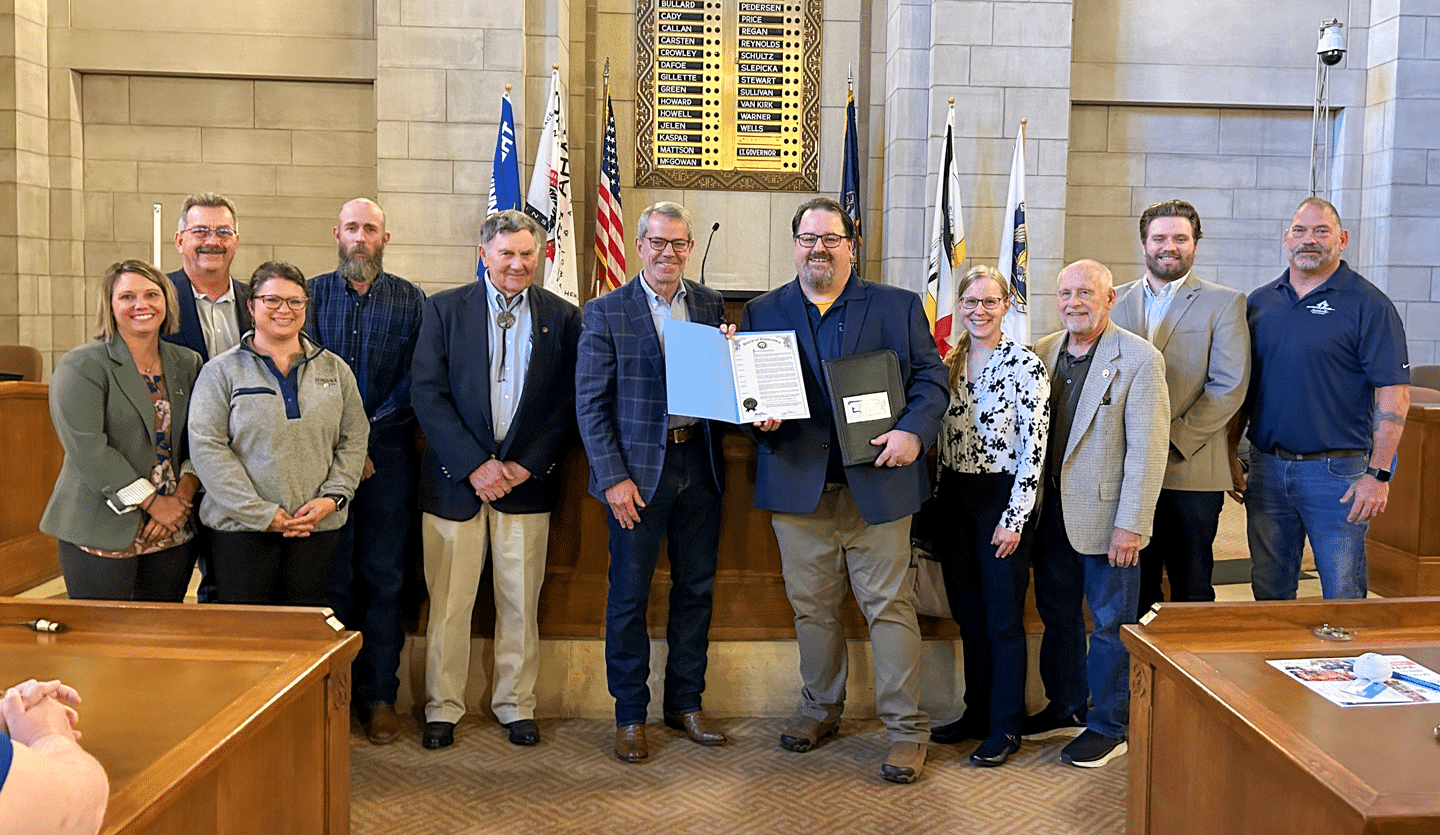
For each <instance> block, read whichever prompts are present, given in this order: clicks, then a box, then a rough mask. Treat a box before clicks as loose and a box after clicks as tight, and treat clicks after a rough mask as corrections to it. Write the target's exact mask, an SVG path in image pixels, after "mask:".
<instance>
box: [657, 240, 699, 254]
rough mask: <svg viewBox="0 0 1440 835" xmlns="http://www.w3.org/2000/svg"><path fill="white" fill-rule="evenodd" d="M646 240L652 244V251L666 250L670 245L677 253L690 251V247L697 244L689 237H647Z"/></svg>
mask: <svg viewBox="0 0 1440 835" xmlns="http://www.w3.org/2000/svg"><path fill="white" fill-rule="evenodd" d="M645 240H646V241H647V242H648V243H649V244H650V250H651V251H652V252H664V251H665V247H667V246H668V247H670V248H671V249H672V250H674V251H675V254H676V255H680V254H681V253H685V252H689V251H690V247H692V246H694V245H695V242H694V241H692V240H690V239H689V238H682V239H681V240H678V241H671V240H667V239H665V238H646V239H645Z"/></svg>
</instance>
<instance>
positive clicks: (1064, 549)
mask: <svg viewBox="0 0 1440 835" xmlns="http://www.w3.org/2000/svg"><path fill="white" fill-rule="evenodd" d="M1055 298H1056V301H1057V302H1058V303H1059V307H1060V320H1061V322H1062V323H1063V324H1064V325H1065V330H1062V331H1059V332H1057V333H1053V334H1050V335H1049V336H1047V337H1045V338H1043V339H1041V340H1040V341H1039V342H1038V343H1036V345H1035V353H1036V354H1039V356H1040V359H1041V360H1043V361H1044V362H1045V367H1046V368H1047V369H1049V371H1050V379H1051V383H1050V385H1051V388H1050V391H1051V394H1050V449H1049V460H1048V461H1047V463H1046V469H1045V474H1046V475H1045V499H1044V502H1043V504H1042V507H1041V512H1040V520H1039V530H1038V532H1037V537H1036V546H1037V547H1036V548H1035V552H1034V564H1035V606H1036V608H1037V609H1038V610H1039V613H1040V619H1041V621H1042V622H1044V624H1045V635H1044V637H1043V638H1042V640H1041V644H1040V676H1041V678H1042V679H1043V680H1044V682H1045V694H1046V696H1047V697H1048V698H1049V699H1050V705H1049V706H1048V707H1047V708H1046V709H1045V710H1043V711H1041V712H1040V713H1038V714H1035V715H1034V716H1031V717H1029V718H1028V719H1026V721H1025V724H1024V726H1023V727H1022V733H1023V734H1024V735H1026V736H1030V737H1040V736H1045V735H1049V734H1051V733H1054V732H1058V731H1062V730H1066V729H1068V728H1072V727H1079V726H1080V725H1081V719H1082V717H1083V724H1084V727H1085V730H1084V732H1083V733H1081V734H1080V736H1078V737H1076V738H1075V739H1074V740H1073V741H1071V742H1070V744H1068V745H1066V746H1065V748H1064V750H1062V751H1061V752H1060V758H1061V759H1062V760H1063V761H1065V762H1067V763H1069V764H1071V765H1076V766H1081V767H1084V768H1096V767H1099V766H1102V765H1104V764H1105V763H1107V762H1109V761H1110V760H1111V759H1113V758H1114V757H1116V756H1119V755H1120V754H1123V753H1124V752H1125V747H1126V746H1125V738H1126V733H1127V731H1128V728H1129V712H1130V699H1129V697H1130V689H1129V667H1130V654H1129V653H1128V652H1127V651H1126V650H1125V646H1124V645H1123V644H1122V643H1120V626H1121V624H1124V623H1134V622H1135V605H1136V600H1137V599H1138V597H1139V593H1140V576H1139V575H1140V568H1139V552H1140V549H1141V548H1143V547H1144V546H1145V542H1146V540H1148V539H1149V538H1150V528H1151V521H1152V519H1153V517H1154V515H1155V499H1156V497H1157V496H1159V494H1160V482H1161V480H1162V479H1163V478H1164V476H1165V448H1166V444H1167V443H1168V441H1169V431H1168V427H1169V424H1170V405H1169V398H1168V395H1167V393H1166V389H1165V360H1164V358H1163V357H1161V355H1160V352H1159V351H1157V350H1155V348H1154V346H1152V345H1151V344H1150V343H1149V342H1146V341H1145V340H1144V339H1141V338H1140V337H1138V336H1136V335H1135V334H1133V333H1130V332H1129V331H1126V330H1122V329H1121V328H1119V327H1116V326H1115V324H1114V323H1113V322H1111V321H1110V309H1111V307H1113V306H1114V304H1115V288H1114V285H1113V283H1112V280H1111V278H1110V271H1109V270H1108V269H1106V268H1105V267H1104V266H1103V265H1101V264H1098V263H1096V262H1094V261H1077V262H1075V263H1074V264H1071V265H1069V266H1068V267H1066V268H1065V269H1063V270H1061V271H1060V277H1059V279H1058V281H1057V282H1056V292H1055ZM1082 599H1083V600H1084V601H1086V602H1088V603H1089V605H1090V614H1091V616H1092V617H1093V619H1094V621H1095V629H1094V631H1092V632H1091V633H1090V646H1089V653H1088V657H1087V653H1086V647H1085V621H1084V619H1083V617H1082V615H1081V610H1080V604H1081V601H1082ZM1087 696H1088V697H1089V698H1090V699H1091V700H1093V706H1092V707H1091V708H1090V709H1089V712H1088V714H1087V713H1086V701H1087Z"/></svg>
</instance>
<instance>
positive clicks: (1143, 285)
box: [1111, 200, 1250, 616]
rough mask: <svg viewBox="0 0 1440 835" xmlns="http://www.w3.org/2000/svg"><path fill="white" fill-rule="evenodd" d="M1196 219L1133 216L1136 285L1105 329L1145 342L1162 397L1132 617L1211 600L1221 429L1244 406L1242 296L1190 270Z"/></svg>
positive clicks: (1125, 291)
mask: <svg viewBox="0 0 1440 835" xmlns="http://www.w3.org/2000/svg"><path fill="white" fill-rule="evenodd" d="M1200 236H1201V232H1200V215H1199V214H1198V213H1197V212H1196V211H1195V207H1194V206H1191V205H1190V204H1189V203H1186V202H1185V201H1184V200H1166V201H1164V202H1161V203H1156V204H1154V205H1152V206H1150V207H1149V208H1147V209H1146V210H1145V211H1144V212H1143V213H1142V214H1141V215H1140V245H1141V248H1142V249H1143V250H1144V252H1145V268H1146V270H1145V277H1144V278H1142V279H1140V280H1139V281H1132V282H1131V283H1129V284H1126V285H1125V286H1124V287H1120V288H1118V289H1117V290H1116V291H1115V292H1116V299H1115V310H1114V311H1113V312H1112V313H1111V318H1112V319H1113V320H1114V321H1115V324H1117V325H1119V326H1120V327H1122V328H1124V329H1126V330H1128V331H1130V332H1131V333H1134V334H1136V335H1137V336H1143V337H1145V338H1146V339H1148V340H1150V344H1152V345H1154V346H1155V347H1156V348H1157V349H1159V351H1160V353H1161V354H1164V355H1165V384H1166V386H1167V387H1168V388H1169V389H1170V453H1169V455H1170V458H1169V462H1168V463H1167V464H1166V465H1165V482H1164V484H1163V485H1162V486H1161V489H1160V499H1159V500H1158V502H1157V503H1156V505H1155V535H1154V536H1152V537H1151V538H1150V544H1149V545H1147V546H1145V548H1144V549H1142V550H1141V551H1140V606H1139V615H1142V616H1143V615H1144V614H1145V612H1147V611H1149V609H1150V606H1151V604H1153V603H1156V602H1159V601H1161V600H1163V599H1164V596H1163V595H1162V594H1161V590H1160V575H1161V573H1162V571H1163V573H1164V574H1167V575H1169V578H1170V599H1171V600H1176V601H1180V600H1214V599H1215V587H1214V586H1213V585H1211V574H1212V573H1213V571H1214V569H1215V549H1214V545H1215V531H1216V529H1217V528H1218V527H1219V524H1220V508H1221V506H1222V505H1223V504H1224V501H1225V491H1226V490H1229V489H1230V487H1231V484H1230V465H1229V452H1228V447H1227V444H1226V440H1225V425H1226V424H1227V423H1229V422H1230V419H1231V418H1233V417H1234V416H1235V413H1236V412H1238V411H1239V410H1240V406H1241V404H1242V403H1244V401H1245V388H1246V386H1247V385H1248V384H1249V381H1250V329H1249V327H1248V326H1247V325H1246V324H1245V295H1244V294H1243V293H1241V292H1240V291H1239V290H1232V289H1230V288H1228V287H1221V286H1220V285H1218V284H1212V283H1210V282H1208V281H1202V280H1200V279H1199V278H1198V277H1197V276H1195V274H1194V273H1192V272H1191V271H1190V267H1191V265H1193V264H1194V263H1195V248H1196V244H1198V243H1199V242H1200Z"/></svg>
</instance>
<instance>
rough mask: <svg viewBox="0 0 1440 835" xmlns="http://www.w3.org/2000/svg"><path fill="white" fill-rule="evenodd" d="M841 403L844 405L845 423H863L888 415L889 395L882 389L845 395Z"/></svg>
mask: <svg viewBox="0 0 1440 835" xmlns="http://www.w3.org/2000/svg"><path fill="white" fill-rule="evenodd" d="M841 404H842V405H843V406H844V407H845V422H846V423H864V422H866V421H870V420H884V419H886V418H888V417H890V395H889V394H887V393H886V392H883V391H877V392H874V393H873V394H857V395H855V396H854V397H846V398H845V399H844V400H842V401H841Z"/></svg>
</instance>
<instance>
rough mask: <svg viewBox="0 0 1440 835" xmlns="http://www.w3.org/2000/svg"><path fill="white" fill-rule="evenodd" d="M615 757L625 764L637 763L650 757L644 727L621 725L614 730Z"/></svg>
mask: <svg viewBox="0 0 1440 835" xmlns="http://www.w3.org/2000/svg"><path fill="white" fill-rule="evenodd" d="M615 756H617V757H619V758H620V759H621V760H623V761H625V762H627V763H638V762H640V761H641V760H643V759H645V758H646V757H648V756H650V746H649V745H646V744H645V726H644V725H621V726H620V727H618V728H616V729H615Z"/></svg>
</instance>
